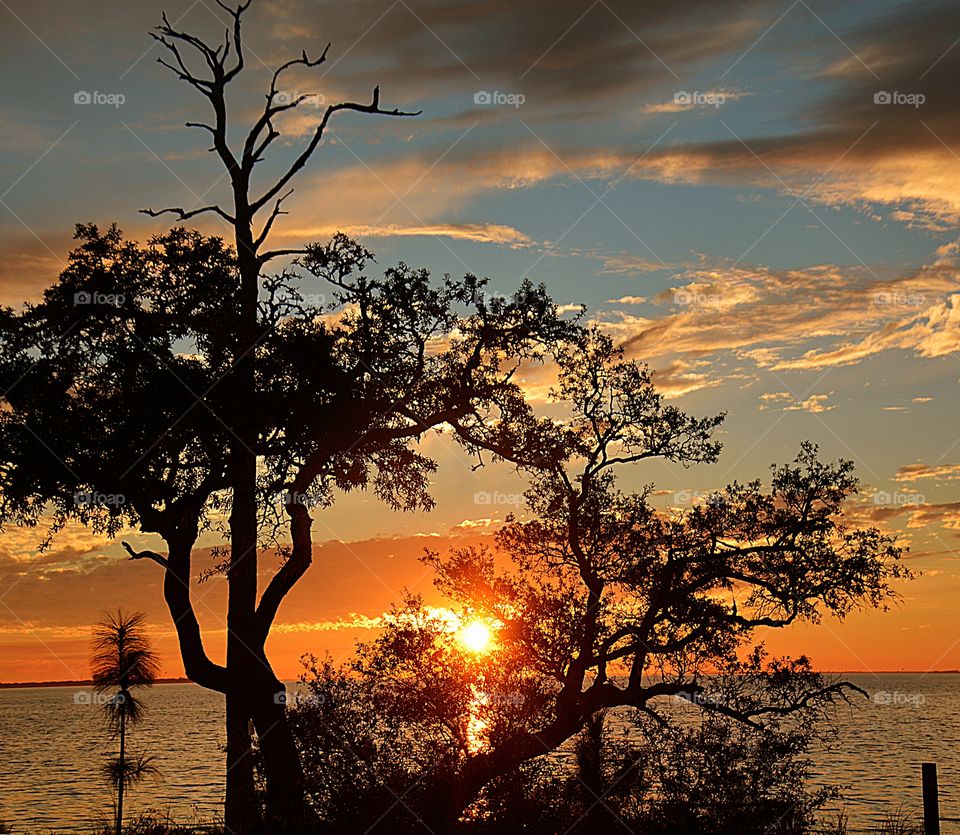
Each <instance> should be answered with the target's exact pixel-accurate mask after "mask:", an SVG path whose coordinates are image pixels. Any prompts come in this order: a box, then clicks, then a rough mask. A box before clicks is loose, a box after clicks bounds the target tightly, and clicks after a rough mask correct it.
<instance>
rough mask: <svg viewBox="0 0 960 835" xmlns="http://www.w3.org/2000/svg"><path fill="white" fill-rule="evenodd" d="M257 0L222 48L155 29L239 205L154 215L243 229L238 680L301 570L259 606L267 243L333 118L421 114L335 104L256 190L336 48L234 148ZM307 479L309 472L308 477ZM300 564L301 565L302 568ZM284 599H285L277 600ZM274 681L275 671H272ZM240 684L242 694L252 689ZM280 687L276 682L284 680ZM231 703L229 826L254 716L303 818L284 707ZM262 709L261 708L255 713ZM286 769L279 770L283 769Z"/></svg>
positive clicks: (236, 394) (237, 327)
mask: <svg viewBox="0 0 960 835" xmlns="http://www.w3.org/2000/svg"><path fill="white" fill-rule="evenodd" d="M251 1H252V0H245V2H242V3H240V4H239V5H237V6H236V7H235V8H234V7H230V6H228V5H227V4H225V3H224V2H223V0H217V5H218V6H219V7H220V8H221V9H223V10H224V11H225V12H226V13H227V14H228V15H229V17H230V19H231V23H232V26H231V28H230V29H228V30H227V32H226V33H225V35H224V40H223V42H222V43H221V44H218V45H212V44H210V43H207V42H206V41H204V40H203V39H202V38H200V37H198V36H196V35H194V34H192V33H189V32H185V31H181V30H178V29H176V28H175V27H174V26H173V25H171V24H170V22H169V21H168V19H167V17H166V15H164V16H163V22H162V24H161V25H160V26H159V27H158V29H157V31H156V32H155V33H154V34H153V37H154V39H155V40H156V41H157V43H159V44H160V45H161V46H162V47H163V48H164V49H165V50H166V52H167V58H162V57H161V58H158V59H157V60H158V61H159V63H161V64H162V65H163V66H165V67H167V68H168V69H169V70H171V71H172V72H173V73H174V75H175V76H176V77H177V78H178V79H180V80H182V81H184V82H186V83H187V84H189V85H190V86H191V87H193V88H194V89H195V90H196V91H198V92H199V93H200V94H201V95H202V96H204V97H205V98H206V99H207V100H208V102H209V105H210V109H211V111H212V123H207V122H196V123H188V125H187V126H188V127H195V128H199V129H201V130H204V131H206V132H208V133H209V134H210V136H211V138H212V141H213V146H212V148H211V151H212V152H214V153H215V154H216V155H217V158H218V159H219V161H220V163H221V164H222V165H223V167H224V170H225V172H226V173H227V175H228V176H229V179H230V185H231V191H232V196H233V206H232V207H230V208H228V209H224V208H223V207H221V206H219V205H217V204H213V205H209V206H203V207H199V208H193V209H183V208H172V209H161V210H159V211H154V210H151V209H146V210H145V212H146V213H147V214H149V215H151V216H153V217H156V216H158V215H161V214H165V213H171V214H174V215H176V216H177V217H178V218H179V219H180V220H189V219H190V218H194V217H197V216H199V215H201V214H205V213H212V214H215V215H217V216H219V217H220V218H221V219H223V220H225V221H226V222H227V223H228V224H229V225H230V226H231V227H232V232H233V239H234V245H235V248H236V270H237V274H238V284H237V286H236V288H235V291H234V297H235V304H234V305H233V307H232V316H231V317H230V321H229V323H227V331H226V332H227V333H228V334H230V344H229V350H230V351H231V354H232V364H231V367H230V369H229V372H228V373H227V375H226V377H225V378H224V380H223V381H222V384H221V385H222V387H223V390H224V392H228V393H229V394H228V398H229V399H230V400H231V401H232V403H231V408H230V409H229V410H228V411H227V425H228V427H229V432H230V438H229V442H228V447H229V462H228V467H227V473H226V477H227V479H228V481H229V483H230V488H231V510H230V559H229V563H230V571H229V572H228V573H227V582H228V584H229V588H230V592H229V602H228V614H227V627H228V632H227V661H226V667H227V669H228V670H229V672H230V676H229V678H230V680H231V681H241V680H249V679H251V678H253V679H258V678H261V679H262V678H264V676H263V673H264V669H263V668H264V664H263V659H262V658H261V655H262V651H261V650H260V649H259V647H260V646H261V645H262V633H263V631H264V630H263V623H262V621H263V620H264V619H266V620H267V621H268V622H269V620H271V619H272V615H271V614H270V612H269V611H268V610H269V609H270V608H275V606H276V605H277V604H278V603H279V600H275V599H276V598H278V597H282V591H283V590H284V587H285V586H287V585H288V584H289V583H290V582H291V581H293V582H295V574H296V570H295V569H290V570H289V571H287V572H285V574H284V576H283V578H282V579H281V580H278V582H277V583H276V584H275V585H274V586H273V593H272V594H271V600H270V602H269V605H268V606H267V607H266V609H267V611H264V612H262V613H258V611H257V562H258V561H257V546H258V540H257V520H258V508H257V500H258V493H257V449H256V447H257V441H258V437H259V432H260V427H259V426H258V425H257V420H256V414H255V413H254V412H253V411H252V410H251V408H250V406H251V404H252V402H253V400H254V397H255V395H256V393H257V388H258V387H257V379H256V370H255V367H254V365H255V363H254V355H255V353H256V351H257V347H258V345H260V340H261V336H262V331H261V325H260V319H259V315H258V307H259V299H260V291H261V270H262V269H263V267H264V265H265V264H267V263H268V262H269V261H271V260H273V259H274V258H277V257H279V256H281V255H289V254H292V253H291V251H288V250H284V251H279V250H275V251H266V250H265V249H264V245H265V244H266V241H267V238H268V236H269V234H270V231H271V229H272V228H273V224H274V222H275V221H276V220H277V218H278V217H279V216H280V215H282V214H284V212H283V210H282V208H281V207H282V204H283V201H284V200H285V199H286V198H287V197H289V195H290V193H291V192H290V190H285V189H287V186H288V184H289V183H290V182H291V181H292V180H293V178H294V176H295V175H296V174H297V172H298V171H300V170H301V169H302V168H303V167H304V166H305V165H306V164H307V162H308V161H309V160H310V157H311V156H312V155H313V153H314V151H316V149H317V147H318V146H319V144H320V141H321V139H322V138H323V135H324V132H325V130H326V128H327V125H328V124H329V123H330V120H331V118H332V117H333V116H335V115H336V114H337V113H339V112H342V111H350V110H352V111H356V112H361V113H376V114H384V115H392V116H402V115H415V114H412V113H403V112H402V111H400V110H396V109H394V110H389V111H388V110H384V109H382V108H381V107H380V90H379V88H378V87H377V88H374V91H373V96H372V99H371V101H370V103H369V104H360V103H356V102H340V103H337V104H332V105H329V106H328V107H327V108H326V109H325V111H324V112H323V115H322V117H320V118H319V120H318V124H317V127H316V129H315V130H314V132H313V135H312V136H311V138H310V139H309V141H308V142H307V144H306V146H305V147H304V148H303V150H302V151H301V152H300V153H299V154H298V155H297V156H296V158H295V159H294V161H293V162H292V163H291V164H290V165H289V167H288V168H287V170H286V171H285V172H284V173H283V174H282V175H280V177H279V178H277V179H276V180H275V181H273V182H272V183H271V184H270V185H268V186H265V187H264V188H263V189H262V190H261V191H260V192H259V193H256V192H255V191H254V189H253V183H252V180H253V174H254V169H255V167H256V166H257V165H258V164H259V163H260V162H262V161H263V160H264V155H265V153H266V152H267V150H268V149H269V148H270V146H271V144H272V143H273V142H274V141H275V140H277V139H278V138H279V137H280V132H279V131H278V130H277V128H276V123H275V120H276V118H277V117H278V116H281V115H282V114H284V113H288V112H290V111H293V110H295V109H297V108H298V107H300V105H302V104H303V103H304V102H305V101H307V100H308V99H309V98H310V96H308V95H297V96H293V97H287V96H283V95H281V92H282V91H281V90H279V89H278V87H277V85H278V83H279V82H280V80H281V78H282V77H283V76H284V74H285V73H286V72H287V71H288V70H290V69H292V68H295V67H302V68H306V69H309V68H313V67H317V66H320V65H321V64H323V63H324V62H325V61H326V57H327V51H328V49H329V45H328V47H327V49H324V51H323V52H322V53H321V54H320V55H319V56H318V57H316V58H309V57H308V56H307V53H306V51H304V52H302V53H301V55H300V56H299V57H296V58H293V59H291V60H289V61H286V62H284V63H283V64H281V65H280V66H279V67H277V69H276V70H275V72H274V73H273V76H272V78H271V81H270V87H269V90H268V91H267V93H266V96H265V102H264V106H263V109H262V111H261V112H260V114H259V116H257V118H256V119H255V120H254V122H253V124H252V125H251V126H250V128H249V130H248V131H247V133H246V136H245V138H244V141H243V147H242V149H241V150H240V152H239V153H235V152H234V150H233V149H232V148H231V147H230V144H229V141H228V130H227V123H228V108H227V103H226V91H227V88H228V85H229V84H230V83H231V82H233V81H234V80H235V79H236V78H237V77H238V76H239V75H240V74H241V73H242V72H243V70H244V66H245V52H244V49H245V45H244V41H243V35H242V17H243V14H244V12H246V10H247V9H248V8H249V7H250V3H251ZM191 55H192V56H193V57H194V58H197V59H200V65H201V67H202V73H203V74H198V73H196V72H194V71H193V70H192V69H191V68H190V56H191ZM265 210H266V219H265V220H263V221H262V223H261V224H260V226H259V228H256V224H257V221H258V217H259V216H261V214H262V213H264V211H265ZM308 481H309V480H308ZM291 521H292V523H293V524H295V525H296V526H298V527H299V528H300V529H301V531H302V530H303V528H304V526H305V525H306V526H307V537H308V536H309V532H308V528H309V523H308V522H307V521H305V520H303V518H302V515H299V516H298V514H297V513H296V511H291ZM298 564H299V563H298V562H291V565H294V566H296V565H298ZM274 601H275V602H274ZM268 677H269V675H268ZM246 689H247V688H245V687H240V688H239V690H241V691H243V690H246ZM274 689H275V688H274ZM226 701H227V808H226V823H227V826H228V827H231V828H237V827H241V828H242V827H245V826H248V825H249V824H248V823H247V822H248V821H251V820H253V819H254V818H255V811H256V810H255V809H254V808H253V770H252V764H251V758H250V736H249V730H248V729H249V724H250V720H251V718H252V719H253V722H254V724H255V725H256V726H257V728H258V733H259V735H260V738H261V745H262V746H263V750H264V755H265V757H266V759H267V761H268V762H270V763H271V767H270V772H271V777H270V778H269V779H268V793H269V796H270V805H271V806H272V807H274V812H275V816H276V817H280V818H291V819H294V820H295V819H296V818H298V817H299V815H300V814H301V811H300V810H301V809H302V805H303V802H302V796H301V795H302V791H301V788H300V785H301V782H302V781H301V779H300V777H299V775H298V774H297V772H296V769H292V770H291V767H290V766H286V765H284V763H289V762H292V761H293V760H294V759H295V757H294V750H293V746H292V744H291V740H290V739H289V734H288V733H286V732H285V728H286V723H285V722H284V721H283V719H282V717H281V716H280V715H279V713H280V712H282V706H281V711H277V710H272V711H271V710H269V709H262V710H257V711H252V710H251V708H250V706H249V705H248V704H247V703H248V702H249V696H248V695H247V694H245V693H244V692H237V688H234V687H232V686H230V687H227V688H226ZM254 713H256V714H258V715H253V714H254ZM274 770H276V774H275V775H274V774H273V772H274Z"/></svg>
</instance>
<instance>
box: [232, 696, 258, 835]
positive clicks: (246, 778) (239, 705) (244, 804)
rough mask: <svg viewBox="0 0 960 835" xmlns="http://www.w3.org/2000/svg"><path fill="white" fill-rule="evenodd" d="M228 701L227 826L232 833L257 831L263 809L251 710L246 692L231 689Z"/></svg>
mask: <svg viewBox="0 0 960 835" xmlns="http://www.w3.org/2000/svg"><path fill="white" fill-rule="evenodd" d="M226 701H227V763H226V797H225V801H224V810H223V822H224V828H225V829H226V831H227V832H231V833H241V834H242V833H257V832H259V830H260V809H259V806H258V804H257V797H256V791H255V788H254V781H253V751H252V750H251V743H250V720H249V715H250V711H249V709H248V707H247V702H246V699H244V698H243V694H241V693H237V692H236V691H235V690H233V689H231V690H230V691H229V692H228V693H227V695H226Z"/></svg>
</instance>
